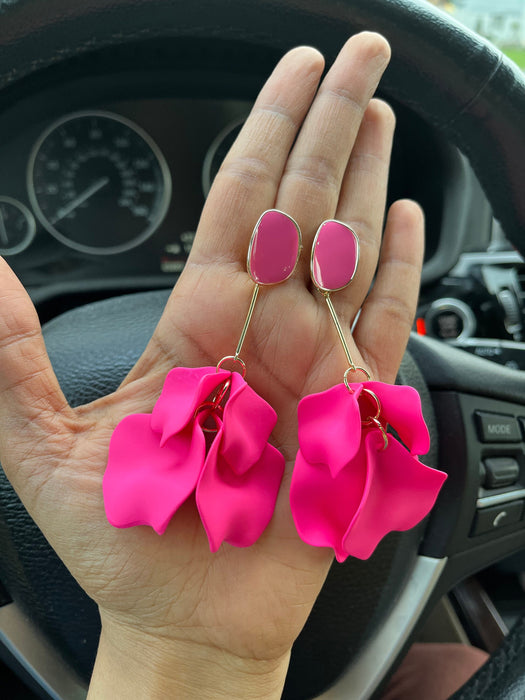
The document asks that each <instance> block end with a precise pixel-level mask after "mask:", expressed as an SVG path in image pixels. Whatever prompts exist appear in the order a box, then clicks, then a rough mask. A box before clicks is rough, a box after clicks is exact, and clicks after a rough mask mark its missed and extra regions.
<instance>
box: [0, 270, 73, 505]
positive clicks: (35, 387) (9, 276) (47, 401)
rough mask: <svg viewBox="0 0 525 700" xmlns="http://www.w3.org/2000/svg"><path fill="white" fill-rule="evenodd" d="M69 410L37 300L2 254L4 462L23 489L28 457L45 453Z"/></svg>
mask: <svg viewBox="0 0 525 700" xmlns="http://www.w3.org/2000/svg"><path fill="white" fill-rule="evenodd" d="M70 410H71V409H70V408H69V406H68V403H67V401H66V399H65V397H64V394H63V393H62V391H61V389H60V386H59V384H58V380H57V378H56V376H55V373H54V372H53V369H52V367H51V363H50V361H49V357H48V355H47V351H46V347H45V344H44V338H43V337H42V331H41V328H40V322H39V320H38V315H37V312H36V309H35V307H34V306H33V302H32V301H31V299H30V298H29V295H28V294H27V292H26V291H25V289H24V287H23V286H22V284H21V283H20V281H19V280H18V278H17V277H16V275H15V274H14V272H13V271H12V270H11V268H10V267H9V265H8V264H7V263H6V262H5V260H3V259H2V258H0V462H1V463H2V467H3V468H4V470H5V472H6V475H7V476H8V478H9V479H10V480H11V482H12V483H13V486H15V488H16V489H17V491H19V493H20V491H21V490H22V480H23V481H27V479H25V478H24V475H23V474H19V473H18V472H19V468H20V470H22V469H23V465H24V463H25V462H27V460H25V459H24V458H25V457H27V456H28V455H30V454H32V455H33V456H35V457H36V454H35V453H36V452H39V453H40V454H42V450H40V449H37V448H38V446H39V445H40V446H42V441H43V440H44V441H47V440H48V439H49V438H50V437H51V436H53V435H57V433H60V430H59V429H58V425H57V423H58V422H59V419H60V418H61V417H65V415H66V414H67V413H68V412H69V411H70ZM29 461H31V460H29ZM42 466H44V465H43V464H42V465H41V466H40V468H42ZM16 482H20V484H19V483H16ZM20 495H21V496H23V494H22V493H20Z"/></svg>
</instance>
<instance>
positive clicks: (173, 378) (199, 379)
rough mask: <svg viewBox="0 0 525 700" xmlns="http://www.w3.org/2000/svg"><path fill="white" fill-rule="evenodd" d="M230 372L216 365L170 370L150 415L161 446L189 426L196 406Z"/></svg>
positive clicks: (152, 426) (226, 377)
mask: <svg viewBox="0 0 525 700" xmlns="http://www.w3.org/2000/svg"><path fill="white" fill-rule="evenodd" d="M230 374H231V372H226V371H224V370H219V371H218V372H217V370H216V369H215V367H197V368H189V367H176V368H175V369H172V370H171V371H170V372H169V373H168V375H167V377H166V380H165V381H164V386H163V387H162V392H161V394H160V396H159V398H158V400H157V403H156V404H155V406H154V408H153V413H152V415H151V428H152V430H155V431H156V432H158V433H161V435H162V439H161V445H164V443H165V442H166V440H167V439H168V438H170V437H172V436H173V435H176V434H177V433H178V432H179V431H181V430H183V428H185V427H186V425H188V423H189V422H190V421H191V420H192V418H193V416H194V415H195V411H196V409H197V408H198V407H199V406H200V405H201V404H202V403H203V402H204V401H205V400H206V399H207V398H208V397H209V396H210V394H212V393H213V391H214V389H216V388H217V387H218V386H219V385H220V384H221V382H223V381H225V380H226V379H228V377H229V376H230Z"/></svg>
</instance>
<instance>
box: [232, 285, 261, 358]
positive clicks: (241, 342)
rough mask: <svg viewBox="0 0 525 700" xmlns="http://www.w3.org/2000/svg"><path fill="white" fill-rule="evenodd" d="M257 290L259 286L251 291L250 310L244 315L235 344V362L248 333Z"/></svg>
mask: <svg viewBox="0 0 525 700" xmlns="http://www.w3.org/2000/svg"><path fill="white" fill-rule="evenodd" d="M259 289H260V285H258V284H256V285H255V288H254V290H253V294H252V300H251V302H250V308H249V309H248V313H247V315H246V321H245V322H244V326H243V327H242V331H241V337H240V338H239V342H238V343H237V349H236V350H235V355H234V359H235V360H238V359H239V355H240V354H241V350H242V345H243V343H244V339H245V338H246V333H247V332H248V326H249V325H250V321H251V320H252V315H253V310H254V309H255V302H256V301H257V296H258V294H259Z"/></svg>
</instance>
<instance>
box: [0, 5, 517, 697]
mask: <svg viewBox="0 0 525 700" xmlns="http://www.w3.org/2000/svg"><path fill="white" fill-rule="evenodd" d="M0 19H1V32H0V59H1V60H0V66H1V72H0V110H4V109H6V108H8V107H9V106H10V105H11V104H12V103H13V101H14V100H17V99H21V98H23V97H24V96H27V95H30V94H31V93H32V92H34V91H35V90H37V89H39V87H41V86H42V85H43V84H47V83H50V82H53V81H56V80H60V78H61V76H63V75H64V74H65V73H68V74H69V75H71V74H72V73H73V74H75V71H77V72H78V74H79V75H80V74H82V72H83V71H87V72H89V71H96V70H98V66H99V65H101V63H96V58H97V56H98V57H100V56H101V55H103V56H104V57H105V65H107V62H108V61H112V62H113V64H112V67H113V68H114V69H115V70H124V69H126V67H129V66H133V65H134V62H137V63H138V60H137V58H136V56H137V51H139V53H140V56H141V59H140V60H142V58H143V57H144V55H147V54H148V50H149V49H151V48H152V47H154V46H155V47H157V49H158V50H157V51H156V53H155V54H153V55H154V56H155V60H157V61H159V62H160V63H161V64H162V62H163V61H171V60H173V59H174V57H175V58H176V59H177V60H179V61H180V65H181V66H182V67H186V68H187V69H188V70H191V71H193V73H194V74H196V73H197V72H198V71H199V70H201V71H203V72H204V71H206V70H211V69H212V68H213V70H215V71H218V72H221V74H222V75H223V77H224V76H225V75H226V76H228V75H232V74H235V75H236V76H237V77H238V76H241V77H242V76H243V75H246V74H247V72H248V73H251V74H252V75H253V74H255V75H257V76H260V79H261V81H262V79H263V78H264V77H265V75H266V74H267V73H268V71H269V69H270V68H271V66H272V65H273V63H274V62H275V60H276V58H277V57H278V56H279V55H281V54H282V53H283V52H284V51H286V50H287V49H289V48H291V47H293V46H295V45H297V44H305V43H310V44H312V45H314V46H316V47H318V48H319V49H320V50H321V51H322V52H323V53H324V55H325V56H326V58H327V60H328V61H330V60H331V59H333V58H334V56H335V53H336V52H337V50H338V48H339V47H340V46H341V45H342V43H343V42H344V40H345V39H346V38H347V37H348V36H349V35H350V34H352V33H355V32H357V31H359V30H362V29H371V30H375V31H378V32H380V33H382V34H384V35H385V36H386V37H387V39H388V40H389V42H390V44H391V45H392V50H393V51H392V52H393V59H392V62H391V65H390V67H389V69H388V71H387V73H386V75H385V77H384V80H383V83H382V92H383V96H384V97H385V98H386V99H393V100H394V101H395V102H397V103H398V104H402V105H405V106H406V107H408V108H410V109H411V110H413V111H415V112H417V113H418V114H419V115H420V116H421V117H422V118H423V119H425V120H426V121H427V122H429V123H430V124H432V125H433V126H434V127H436V128H437V129H438V130H440V131H441V132H442V134H443V135H444V137H445V138H447V139H448V140H449V141H450V142H451V143H452V144H454V145H455V146H457V147H458V148H459V149H460V150H461V151H462V153H463V154H464V155H465V156H466V157H467V158H468V160H469V161H470V164H471V166H472V168H473V170H474V172H475V174H476V175H477V177H478V179H479V181H480V182H481V184H482V185H483V188H484V190H485V193H486V195H487V197H488V199H489V201H490V204H491V206H492V208H493V211H494V214H495V216H496V218H497V219H499V221H500V222H501V224H502V226H503V229H504V231H505V233H506V235H507V236H508V238H509V239H510V240H511V241H512V242H513V243H514V245H515V246H516V247H517V248H518V250H520V251H521V252H522V253H525V234H524V232H525V198H524V197H523V182H524V181H525V158H524V154H525V132H524V130H523V123H524V117H525V82H524V80H523V76H522V75H521V74H520V73H519V72H518V71H517V70H516V69H514V68H513V67H512V65H511V64H510V63H509V62H507V61H506V59H504V58H503V57H502V55H501V54H500V53H499V52H498V51H497V50H496V49H494V48H493V47H491V46H489V45H488V44H487V43H485V42H484V41H483V40H482V39H480V38H478V37H476V36H475V35H473V34H471V33H470V32H468V31H467V30H465V29H463V28H461V27H460V26H459V25H457V24H455V23H453V21H452V20H450V19H448V18H447V17H446V16H445V15H443V14H441V13H439V12H438V11H435V10H434V9H433V8H432V7H430V6H428V7H427V6H425V5H422V4H421V3H420V2H416V1H415V0H414V1H412V0H325V1H324V2H323V3H317V2H313V1H312V0H280V1H277V0H229V2H228V3H224V2H220V1H219V0H201V1H200V2H187V3H180V2H179V3H172V2H168V0H90V2H89V3H70V2H68V1H67V0H48V2H46V3H41V2H38V0H5V1H4V2H0ZM226 82H227V81H226ZM166 298H167V293H165V292H158V293H145V294H139V295H134V296H127V297H120V298H116V299H111V300H108V301H104V302H99V303H96V304H92V305H89V306H87V307H82V308H79V309H75V310H73V311H70V312H67V313H66V314H64V315H63V316H61V317H58V318H57V319H54V320H53V321H52V322H51V323H49V324H48V325H47V327H46V328H45V337H46V342H47V345H48V350H49V354H50V357H51V360H52V362H53V365H54V368H55V371H56V373H57V376H58V378H59V380H60V382H61V384H62V387H63V389H64V392H65V394H66V396H67V398H68V399H69V401H70V402H71V403H72V405H79V404H81V403H84V402H86V401H89V400H92V399H94V398H96V397H98V396H100V395H103V394H104V393H109V392H110V391H113V390H114V389H115V388H116V387H117V386H118V384H119V383H120V381H121V380H122V378H123V377H124V376H125V374H126V373H127V371H128V370H129V369H130V368H131V366H132V365H133V363H134V362H135V360H136V359H137V358H138V357H139V355H140V354H141V352H142V350H143V349H144V347H145V345H146V343H147V340H148V339H149V337H150V336H151V333H152V331H153V329H154V326H155V324H156V319H157V318H158V317H159V316H160V313H161V311H162V308H163V305H164V303H165V301H166ZM400 379H401V380H402V381H403V382H404V383H408V384H412V385H414V386H415V387H416V388H417V389H418V390H419V391H420V393H421V395H422V398H423V404H424V411H425V414H426V417H427V421H428V422H429V424H430V427H431V433H432V434H433V453H432V454H431V455H430V457H429V458H427V461H428V462H429V463H431V464H434V465H435V466H437V467H439V468H441V469H445V470H446V471H448V472H449V479H448V480H447V482H446V485H445V487H444V489H443V492H442V494H441V496H440V498H439V501H438V503H437V506H436V508H435V510H434V512H433V513H432V515H431V517H430V519H429V520H428V522H427V523H426V524H425V525H424V526H422V527H419V528H417V529H416V530H413V531H411V532H408V533H402V534H401V533H394V534H392V535H390V536H389V537H387V538H386V539H385V540H384V541H383V542H382V544H381V545H380V547H379V548H378V550H377V552H376V554H375V555H374V556H373V557H372V558H371V559H370V560H369V561H367V562H361V561H349V562H347V563H346V564H344V565H336V566H334V567H333V568H332V570H331V572H330V575H329V577H328V579H327V582H326V584H325V587H324V589H323V591H322V593H321V595H320V597H319V600H318V602H317V603H316V606H315V608H314V610H313V612H312V615H311V617H310V619H309V621H308V623H307V625H306V627H305V629H304V631H303V633H302V634H301V636H300V637H299V639H298V640H297V643H296V645H295V647H294V651H293V655H292V662H291V665H290V671H289V675H288V680H287V684H286V687H285V692H284V697H285V698H290V699H291V700H299V699H300V698H310V697H317V696H321V697H323V698H334V699H335V698H350V697H352V698H359V700H362V699H364V698H369V697H372V696H373V695H374V693H375V692H376V691H377V690H378V689H379V688H380V686H381V683H382V682H383V680H384V678H385V677H386V675H387V673H388V671H389V669H390V668H391V667H392V665H393V664H394V662H395V660H396V658H397V657H398V656H399V655H400V653H401V652H402V650H403V648H404V647H405V646H406V645H407V644H408V642H409V640H410V637H411V634H412V633H413V631H414V630H415V628H416V626H417V623H418V621H419V620H421V619H422V617H423V616H424V613H425V611H426V610H428V609H430V608H431V607H432V605H433V604H434V603H435V601H436V600H437V599H438V598H439V597H440V596H442V595H443V594H444V593H445V592H446V591H448V590H449V589H450V587H451V586H453V585H454V584H455V583H456V582H458V581H459V580H460V579H462V578H464V577H465V576H466V575H468V574H470V573H472V572H474V571H476V570H479V569H481V568H483V567H486V566H487V565H489V564H490V563H493V562H495V561H497V560H498V559H500V558H502V557H504V556H506V555H509V554H511V553H513V552H515V551H518V550H519V549H520V548H523V547H524V546H525V525H524V524H523V523H522V522H517V523H515V524H513V525H509V526H507V527H505V528H503V529H502V530H501V531H500V530H496V531H489V532H486V533H483V534H479V535H474V534H472V533H473V530H472V527H473V523H474V522H475V520H476V518H477V517H479V512H478V511H480V510H484V509H487V508H488V507H493V506H495V505H496V506H497V505H498V504H502V503H517V502H519V500H520V499H521V498H523V496H524V495H525V492H522V493H520V491H519V489H517V488H514V490H508V489H507V490H506V491H505V490H504V491H503V492H502V493H499V492H498V494H496V496H497V498H499V500H497V498H496V501H493V502H490V503H489V502H487V501H486V500H485V501H483V498H481V499H480V494H479V488H480V481H479V462H480V460H481V459H482V458H483V457H484V456H485V455H487V454H492V455H493V454H498V449H500V448H501V449H502V450H503V452H505V444H504V443H503V444H502V443H497V442H495V441H491V440H490V436H487V433H486V424H487V423H486V421H487V420H491V418H490V417H491V416H492V419H493V420H494V421H496V422H497V420H498V417H501V416H506V417H507V418H509V417H510V419H511V420H512V421H514V422H515V424H516V426H517V425H518V423H517V420H518V418H519V416H521V415H525V407H524V404H525V401H524V398H523V397H524V396H525V378H524V376H523V374H522V373H520V372H517V371H515V370H510V369H507V368H504V367H501V366H498V365H494V364H491V363H489V362H487V361H484V360H480V359H478V358H474V357H472V356H470V355H468V356H467V355H466V354H463V353H462V352H460V351H458V350H455V349H453V348H451V347H450V346H447V345H446V344H443V343H438V342H436V341H432V340H429V339H423V338H420V337H414V338H413V339H412V340H411V342H410V345H409V353H407V355H406V357H405V360H404V362H403V364H402V367H401V370H400ZM480 416H481V417H480ZM487 416H488V418H487ZM483 426H485V428H484V427H483ZM484 431H485V432H484ZM438 438H439V445H438ZM520 440H521V438H518V439H517V440H516V442H514V443H513V445H512V449H513V450H514V453H515V454H516V455H517V456H518V457H519V460H518V461H520V463H521V464H524V463H525V453H524V450H525V447H524V444H523V442H521V441H520ZM438 446H439V450H438ZM496 496H492V497H493V498H495V497H496ZM0 581H1V582H2V583H3V584H4V586H5V587H6V591H8V593H5V595H4V600H2V595H3V594H2V593H1V592H0V603H1V602H5V603H6V604H5V605H3V606H2V607H0V640H1V641H2V642H3V647H2V650H1V651H0V655H1V656H3V657H4V658H6V659H7V660H8V662H9V663H10V664H11V665H13V666H16V668H17V670H18V671H19V672H20V673H21V674H23V675H24V676H25V678H26V680H27V681H28V682H29V683H30V684H31V685H32V686H33V687H38V688H39V689H40V691H39V692H44V693H46V692H47V694H48V695H47V696H49V697H53V698H76V697H79V698H80V697H83V695H84V694H85V687H86V684H87V679H88V678H89V674H90V670H91V667H92V664H93V659H94V654H95V650H96V643H97V639H98V632H99V622H98V616H97V612H96V608H95V606H94V604H93V603H92V601H90V600H89V599H88V598H87V596H85V594H84V593H83V592H82V591H81V590H80V589H79V587H78V586H77V584H76V583H75V581H74V580H73V579H72V578H71V576H70V575H69V573H68V572H67V571H66V570H65V568H64V567H63V565H62V564H61V562H60V561H59V560H58V559H57V557H56V555H55V554H54V552H53V551H52V550H51V548H50V547H49V545H48V544H47V543H46V541H45V540H44V538H43V537H42V535H41V533H40V532H39V530H38V529H37V528H36V526H35V525H34V523H33V522H32V521H31V519H30V518H29V516H28V515H27V513H26V511H25V509H24V508H23V506H22V505H21V504H20V502H19V501H18V498H17V497H16V495H15V493H14V492H13V490H12V489H11V487H10V485H9V483H8V482H7V480H6V479H5V477H4V476H3V474H2V476H1V478H0ZM514 640H515V638H514V637H512V636H511V638H510V641H509V642H508V643H507V645H511V646H512V644H514V643H515V641H514ZM490 663H491V662H489V664H490ZM495 663H496V666H498V664H499V666H498V668H501V664H500V663H499V662H498V659H496V661H495ZM489 669H490V666H489ZM521 676H523V680H522V678H521ZM495 678H496V679H498V683H499V684H500V685H499V686H498V688H499V690H498V692H500V693H501V697H506V696H507V695H506V691H505V683H506V682H507V680H506V678H505V674H502V673H500V674H499V675H498V673H497V672H494V669H493V671H492V672H490V670H489V673H488V675H487V679H486V681H485V682H481V684H480V683H479V682H478V685H477V686H476V688H477V689H476V691H475V692H476V693H477V694H475V695H472V696H471V695H469V694H468V693H469V692H470V691H469V689H468V687H467V688H466V689H465V691H462V692H464V695H462V697H464V698H467V697H476V698H487V699H488V698H494V697H500V695H494V687H495V686H493V685H491V683H493V681H494V679H495ZM509 678H510V676H509ZM512 678H513V682H514V684H516V682H517V683H523V684H525V662H524V661H522V662H521V665H520V662H519V661H518V660H517V659H516V660H515V662H514V664H513V675H512ZM516 678H517V679H518V680H517V681H516ZM509 682H510V680H509ZM327 688H329V689H328V690H327ZM491 693H492V694H491ZM320 694H322V695H320ZM47 696H46V697H47Z"/></svg>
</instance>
